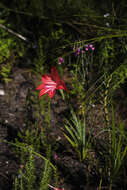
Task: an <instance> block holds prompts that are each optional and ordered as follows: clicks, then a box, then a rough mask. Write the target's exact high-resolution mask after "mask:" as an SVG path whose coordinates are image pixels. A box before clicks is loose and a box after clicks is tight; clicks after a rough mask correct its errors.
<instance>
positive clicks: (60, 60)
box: [58, 57, 64, 65]
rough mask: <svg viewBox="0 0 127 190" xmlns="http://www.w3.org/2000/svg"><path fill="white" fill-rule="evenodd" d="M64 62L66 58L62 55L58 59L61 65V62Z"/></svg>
mask: <svg viewBox="0 0 127 190" xmlns="http://www.w3.org/2000/svg"><path fill="white" fill-rule="evenodd" d="M63 62H64V58H63V57H60V58H59V59H58V64H59V65H61V63H63Z"/></svg>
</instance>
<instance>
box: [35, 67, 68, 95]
mask: <svg viewBox="0 0 127 190" xmlns="http://www.w3.org/2000/svg"><path fill="white" fill-rule="evenodd" d="M36 89H37V90H40V96H43V95H44V94H48V95H49V97H50V98H52V97H53V96H54V95H55V93H56V90H57V89H63V90H67V88H66V86H65V83H64V81H62V80H61V79H60V77H59V75H58V72H57V70H56V68H55V67H54V66H53V67H52V68H51V74H45V75H43V76H42V84H40V85H39V86H38V87H37V88H36Z"/></svg>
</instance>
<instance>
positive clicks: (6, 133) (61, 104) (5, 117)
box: [0, 68, 127, 190]
mask: <svg viewBox="0 0 127 190" xmlns="http://www.w3.org/2000/svg"><path fill="white" fill-rule="evenodd" d="M10 78H11V81H10V82H9V83H8V84H5V83H3V82H0V139H1V140H4V139H6V140H8V141H12V140H14V139H15V138H16V137H17V133H18V131H20V132H21V133H22V132H23V131H24V129H25V127H26V116H27V117H29V119H30V120H31V121H32V120H33V121H35V120H36V117H35V116H34V111H35V110H34V105H31V106H30V107H29V109H26V100H27V98H28V96H31V92H34V91H35V88H36V85H35V83H36V80H37V76H35V74H32V73H31V72H28V71H27V70H25V69H20V68H13V70H12V74H11V76H10ZM116 96H117V101H118V106H116V109H117V111H118V114H117V115H121V117H123V120H124V121H125V123H126V120H127V119H126V116H127V112H126V111H127V109H126V105H127V101H126V95H125V94H124V93H117V95H116ZM122 105H124V106H122ZM119 109H121V110H120V111H119ZM67 113H68V105H67V103H66V102H65V101H63V100H61V97H60V95H59V94H56V95H55V97H54V98H53V99H52V102H51V126H52V130H51V136H52V137H53V138H54V137H55V138H59V137H60V138H61V142H60V143H61V146H62V150H58V152H57V155H58V158H59V159H57V161H56V160H54V161H55V162H57V165H58V168H59V170H60V171H61V175H63V176H66V181H65V182H66V184H68V185H67V188H68V189H70V190H74V189H75V190H76V189H77V188H78V189H81V190H83V189H84V187H85V189H89V190H90V189H92V188H93V185H92V184H91V186H87V173H88V171H87V162H86V163H84V164H83V163H80V162H79V161H78V160H77V156H76V155H75V154H74V153H73V152H72V150H71V147H70V146H68V145H66V141H65V139H64V138H63V136H62V132H61V128H62V127H63V120H64V116H65V115H67ZM27 119H28V118H27ZM89 121H90V122H89ZM87 124H88V126H89V130H90V131H93V135H96V134H97V133H98V132H99V129H100V127H103V125H104V114H103V109H102V107H101V105H100V104H99V105H95V107H91V109H90V111H89V113H88V115H87ZM99 138H100V136H99ZM67 148H68V150H67V151H64V154H63V150H64V149H65V150H66V149H67ZM93 156H94V155H93ZM19 167H20V163H19V161H18V159H17V158H16V157H15V155H14V154H13V153H12V151H11V149H10V145H8V144H6V143H4V142H0V190H11V187H12V181H13V179H14V176H15V175H16V173H17V171H18V168H19ZM90 173H91V179H92V180H91V181H92V182H94V188H95V184H97V183H98V178H97V173H96V171H94V170H93V169H92V170H91V171H90ZM94 178H96V180H94ZM95 181H96V182H95Z"/></svg>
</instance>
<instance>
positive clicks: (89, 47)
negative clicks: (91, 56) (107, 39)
mask: <svg viewBox="0 0 127 190" xmlns="http://www.w3.org/2000/svg"><path fill="white" fill-rule="evenodd" d="M85 50H86V51H88V50H92V51H94V50H95V47H94V46H93V45H92V44H89V45H85Z"/></svg>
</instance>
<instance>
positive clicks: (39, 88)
mask: <svg viewBox="0 0 127 190" xmlns="http://www.w3.org/2000/svg"><path fill="white" fill-rule="evenodd" d="M42 88H44V84H40V85H39V86H38V87H37V88H36V89H37V90H41V89H42Z"/></svg>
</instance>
